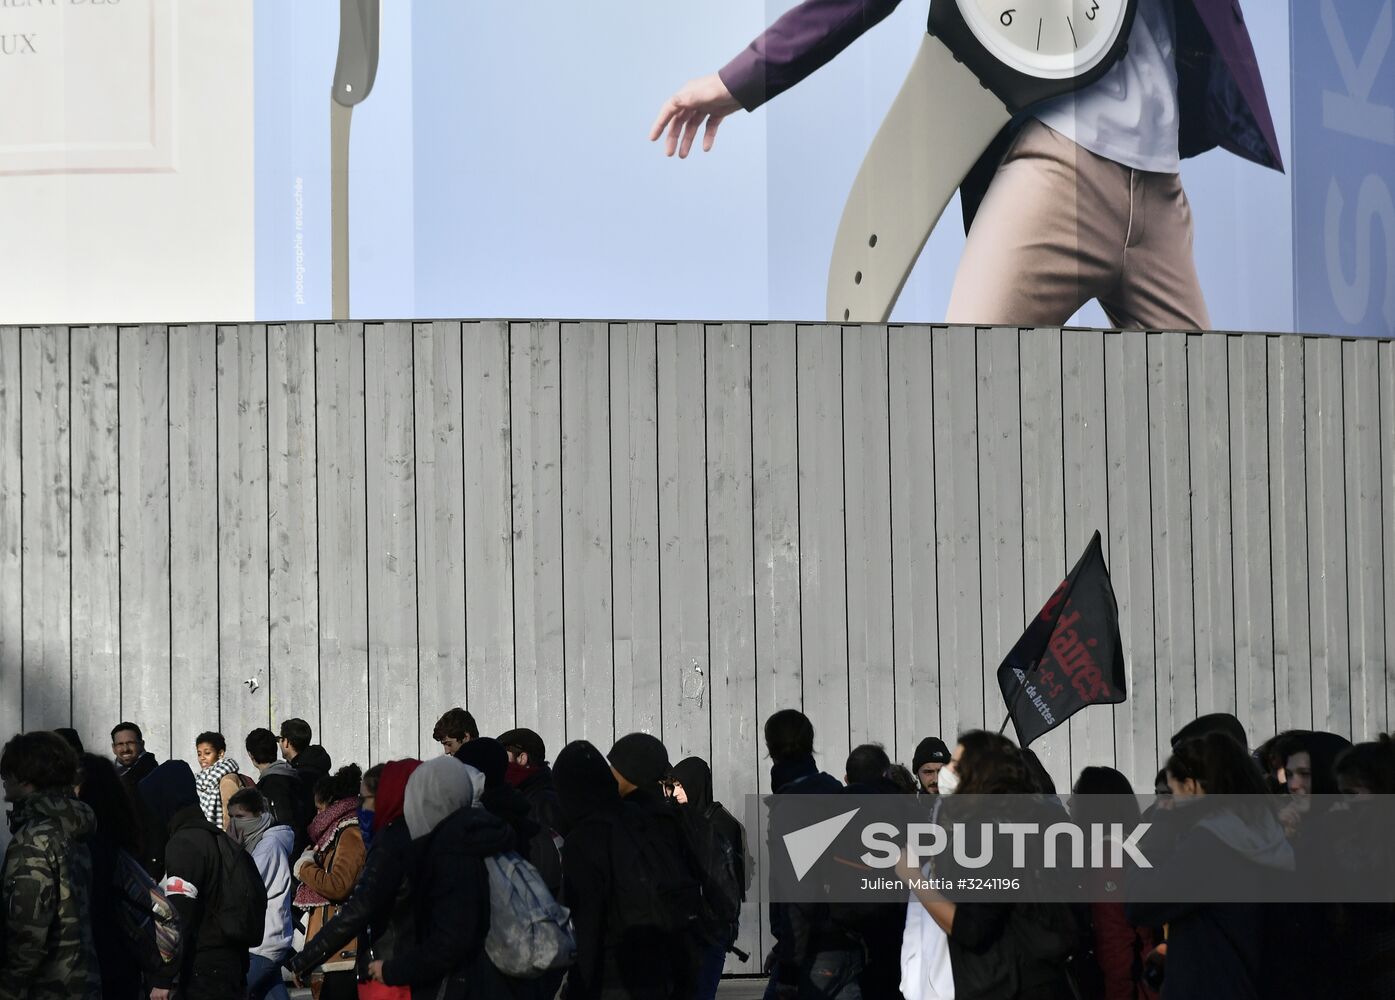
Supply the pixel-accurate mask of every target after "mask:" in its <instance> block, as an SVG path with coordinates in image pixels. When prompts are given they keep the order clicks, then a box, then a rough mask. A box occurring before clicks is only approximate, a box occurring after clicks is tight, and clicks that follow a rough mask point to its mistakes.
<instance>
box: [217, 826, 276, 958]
mask: <svg viewBox="0 0 1395 1000" xmlns="http://www.w3.org/2000/svg"><path fill="white" fill-rule="evenodd" d="M213 842H214V844H215V845H216V850H217V852H218V874H219V878H218V892H217V893H216V895H215V898H214V899H213V900H211V901H210V903H211V905H213V906H214V907H215V908H216V912H217V914H218V926H219V927H220V928H222V931H223V935H224V936H225V937H226V938H227V939H228V943H230V944H233V945H237V946H238V947H241V948H247V949H252V948H255V947H256V946H257V945H259V944H261V943H262V938H263V937H265V936H266V906H267V900H266V885H265V884H264V883H263V882H262V875H261V872H259V871H257V863H256V862H255V861H253V860H252V855H250V854H248V853H247V852H246V851H244V850H243V849H242V847H241V846H239V845H238V844H234V843H233V841H232V838H231V837H229V836H228V835H227V834H225V833H223V832H222V831H221V830H219V831H216V832H214V833H213Z"/></svg>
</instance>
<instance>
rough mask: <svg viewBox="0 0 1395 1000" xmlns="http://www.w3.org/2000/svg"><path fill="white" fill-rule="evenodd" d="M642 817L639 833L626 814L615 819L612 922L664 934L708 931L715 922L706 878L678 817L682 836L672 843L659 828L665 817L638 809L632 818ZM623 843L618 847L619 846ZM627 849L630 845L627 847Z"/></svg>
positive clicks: (617, 925) (612, 923) (618, 925)
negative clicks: (710, 914) (705, 890)
mask: <svg viewBox="0 0 1395 1000" xmlns="http://www.w3.org/2000/svg"><path fill="white" fill-rule="evenodd" d="M641 816H642V817H643V818H644V821H645V823H644V828H643V829H642V830H640V831H639V832H636V831H635V830H634V829H633V828H632V827H631V826H630V824H629V823H627V822H626V821H625V820H624V819H620V820H618V821H616V822H615V824H614V827H615V837H614V838H613V839H612V841H611V845H612V857H611V862H612V863H611V868H612V871H613V872H614V876H615V892H614V894H613V899H614V904H615V907H616V915H617V916H618V918H619V919H618V921H612V922H611V926H612V927H614V928H615V929H616V930H617V931H618V930H623V929H625V928H634V927H642V928H653V929H656V930H659V931H662V932H664V933H665V934H681V933H687V932H695V933H698V934H700V935H702V936H704V937H705V936H707V935H708V933H709V925H710V923H711V921H710V920H709V919H707V916H708V907H707V904H706V902H705V900H704V898H703V888H702V879H701V877H700V876H699V874H698V870H697V864H696V861H695V859H694V858H693V857H692V855H691V852H690V851H689V850H688V849H687V845H686V843H685V841H686V835H685V834H684V833H683V832H682V824H681V822H680V821H679V820H678V818H677V817H674V823H675V825H676V826H677V827H678V831H677V833H678V836H677V837H676V838H675V839H674V840H673V842H670V839H669V838H668V837H665V836H664V835H663V834H664V831H663V830H662V829H661V828H660V826H659V823H660V822H661V820H660V819H659V818H657V817H650V816H646V815H644V814H643V813H640V812H639V811H638V810H635V811H634V812H633V813H631V814H630V817H629V818H633V819H638V818H639V817H641ZM616 847H620V848H621V850H620V851H615V848H616ZM626 848H628V850H625V849H626Z"/></svg>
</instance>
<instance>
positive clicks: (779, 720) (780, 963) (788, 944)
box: [765, 708, 862, 996]
mask: <svg viewBox="0 0 1395 1000" xmlns="http://www.w3.org/2000/svg"><path fill="white" fill-rule="evenodd" d="M765 749H766V752H767V753H768V754H769V755H770V761H771V763H770V787H771V789H772V790H773V791H774V792H775V794H774V796H773V797H772V798H771V799H770V800H769V809H770V815H771V817H772V819H771V822H770V827H771V829H775V828H777V827H778V823H777V821H776V820H775V819H774V818H773V817H774V816H775V815H776V814H777V812H778V810H779V808H780V802H779V799H780V796H782V795H838V794H841V793H842V791H843V784H842V782H840V781H839V780H838V779H837V778H835V777H833V775H831V774H828V773H826V772H824V771H820V770H819V766H818V764H817V763H815V762H814V724H813V723H812V722H810V721H809V718H808V716H806V715H805V714H804V713H803V712H800V711H798V710H796V709H793V708H784V709H781V710H780V711H778V712H776V713H775V714H773V715H772V716H770V718H768V719H766V720H765ZM770 858H771V864H787V863H788V862H787V861H784V860H782V859H784V858H786V854H785V852H784V851H783V850H780V849H773V850H771V852H770ZM769 913H770V932H771V934H772V935H773V936H774V938H775V946H774V947H773V948H772V949H771V952H770V955H769V956H768V957H767V958H766V967H767V969H768V970H769V971H770V987H769V989H768V990H767V993H766V996H772V995H773V994H774V993H775V992H777V991H778V992H781V993H785V994H790V993H794V992H798V991H801V990H804V989H805V988H806V986H805V984H807V983H808V980H809V977H810V975H811V973H812V971H813V969H814V967H815V965H818V967H819V968H820V970H821V974H826V975H827V978H828V979H829V980H836V981H837V982H839V983H841V984H844V985H846V984H848V983H852V984H856V983H857V977H858V975H859V973H860V972H861V968H862V944H861V942H860V941H859V940H858V939H857V938H856V937H854V936H852V935H849V934H848V933H847V932H846V931H844V930H842V929H841V928H839V927H838V926H837V925H836V924H835V923H834V922H833V920H832V919H831V917H830V915H829V913H828V907H827V906H804V905H796V904H792V903H770V904H769Z"/></svg>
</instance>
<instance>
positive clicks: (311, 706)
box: [229, 323, 337, 747]
mask: <svg viewBox="0 0 1395 1000" xmlns="http://www.w3.org/2000/svg"><path fill="white" fill-rule="evenodd" d="M267 366H268V368H267V433H268V445H267V463H268V470H267V472H268V478H269V482H268V488H269V490H270V492H269V494H268V496H267V525H268V528H269V530H270V536H269V539H268V546H269V548H268V558H269V561H270V567H271V576H270V580H269V591H268V593H269V597H268V601H269V605H268V607H269V609H270V617H271V654H270V655H271V667H270V682H271V691H270V703H269V704H270V711H271V718H272V720H273V721H275V722H277V723H278V724H279V723H280V721H281V720H282V719H289V718H301V719H304V720H305V721H307V722H309V723H310V725H311V727H313V728H314V730H315V732H317V733H319V732H322V731H323V729H324V725H323V723H322V721H321V717H320V703H321V696H320V602H319V555H318V550H319V531H318V527H317V524H316V501H317V491H316V478H317V477H316V475H315V464H316V449H315V326H314V324H313V323H293V324H289V325H286V326H272V327H269V328H268V329H267ZM335 694H336V695H337V691H335ZM244 736H245V734H244ZM229 738H230V739H231V737H229ZM240 746H241V744H239V747H240Z"/></svg>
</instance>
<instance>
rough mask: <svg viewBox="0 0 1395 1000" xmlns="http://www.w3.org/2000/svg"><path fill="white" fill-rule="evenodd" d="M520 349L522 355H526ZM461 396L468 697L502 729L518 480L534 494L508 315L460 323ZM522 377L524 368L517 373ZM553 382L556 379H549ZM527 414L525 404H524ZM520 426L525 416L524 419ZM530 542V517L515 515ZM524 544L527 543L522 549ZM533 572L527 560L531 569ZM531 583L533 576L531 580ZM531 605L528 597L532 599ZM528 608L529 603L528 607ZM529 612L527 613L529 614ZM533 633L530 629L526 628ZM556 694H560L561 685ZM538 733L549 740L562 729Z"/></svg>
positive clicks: (436, 710) (509, 664)
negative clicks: (513, 392) (520, 447)
mask: <svg viewBox="0 0 1395 1000" xmlns="http://www.w3.org/2000/svg"><path fill="white" fill-rule="evenodd" d="M526 357H527V356H526V355H525V361H526ZM461 362H462V374H461V396H462V398H463V400H464V402H465V410H464V412H465V423H464V428H463V434H462V439H463V442H464V448H465V630H466V633H467V639H468V643H469V645H468V649H469V655H468V657H467V658H466V668H465V669H466V695H465V704H466V706H467V707H468V708H469V709H470V711H471V713H472V714H473V715H474V716H475V721H476V722H478V723H479V724H480V725H481V726H485V727H486V728H485V729H484V730H482V731H484V732H493V733H502V732H504V731H505V730H507V729H508V728H509V724H510V722H511V720H512V719H513V716H514V595H515V594H516V593H519V592H520V591H519V590H518V588H519V587H521V586H522V583H520V582H518V581H516V580H515V577H514V565H515V562H514V560H515V556H516V555H517V554H518V550H517V549H515V541H514V539H515V537H516V536H515V533H514V506H513V504H514V500H513V491H514V489H515V484H519V488H521V489H524V490H526V491H528V495H529V496H531V495H532V492H531V491H532V489H533V483H534V479H533V478H532V475H531V473H529V471H528V470H529V469H530V468H531V465H530V464H529V462H527V461H523V460H520V461H519V463H518V465H516V466H515V465H514V458H513V456H514V455H515V454H516V452H513V451H511V449H512V448H513V445H514V440H513V431H512V428H513V426H514V424H513V417H512V416H511V414H510V409H509V406H510V403H509V400H510V389H509V384H510V383H509V327H508V325H507V324H505V323H497V322H496V323H469V324H466V325H465V326H464V327H463V328H462V330H461ZM519 375H520V378H521V379H523V380H524V382H523V384H525V385H526V384H527V383H526V375H527V373H526V371H524V372H520V373H519ZM554 384H555V383H554ZM522 412H523V413H524V414H525V415H526V414H527V410H526V408H525V409H524V410H523V411H522ZM522 426H523V428H524V431H525V432H527V431H529V430H530V429H531V427H532V424H531V423H530V422H526V421H525V422H524V423H523V424H522ZM518 523H519V525H520V530H523V529H524V528H527V530H528V534H527V536H526V537H525V538H524V541H525V543H526V544H527V545H531V543H532V538H533V532H532V529H531V527H530V525H531V522H527V521H525V520H522V519H521V520H520V521H519V522H518ZM526 551H528V550H527V549H525V553H526ZM528 572H529V573H530V574H531V572H532V570H531V568H530V569H529V570H528ZM528 582H529V583H530V584H531V576H530V577H529V581H528ZM530 607H531V605H530ZM524 610H525V612H528V610H529V609H527V608H525V609H524ZM532 620H533V619H532V617H531V616H530V617H529V618H528V619H527V621H528V622H532ZM530 634H531V633H530ZM558 697H561V694H560V691H559V692H558ZM455 704H457V703H456V702H448V701H446V700H444V699H443V700H442V701H441V702H440V703H439V704H437V705H436V706H435V707H433V708H432V709H431V711H429V712H425V713H424V715H423V717H422V719H423V723H425V722H426V721H428V717H429V721H431V722H432V723H433V724H434V723H435V720H436V719H437V718H439V717H440V715H441V713H443V712H445V711H446V709H448V708H450V707H451V706H452V705H455ZM539 733H540V735H541V736H542V737H543V739H544V740H545V741H546V742H547V744H548V746H552V745H553V744H554V742H555V741H556V740H559V739H561V738H562V731H561V730H560V729H558V730H557V731H556V732H553V733H543V732H541V730H539Z"/></svg>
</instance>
